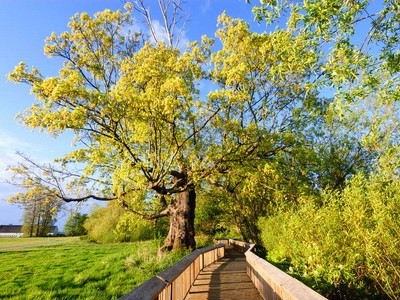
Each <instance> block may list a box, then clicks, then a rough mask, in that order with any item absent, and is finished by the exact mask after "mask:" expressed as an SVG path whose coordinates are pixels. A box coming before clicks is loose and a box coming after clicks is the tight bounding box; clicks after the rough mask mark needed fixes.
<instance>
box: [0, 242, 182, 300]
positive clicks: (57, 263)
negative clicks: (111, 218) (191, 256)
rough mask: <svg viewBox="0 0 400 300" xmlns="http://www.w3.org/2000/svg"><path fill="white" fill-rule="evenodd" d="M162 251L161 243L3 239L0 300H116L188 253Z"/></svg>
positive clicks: (0, 264)
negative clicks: (166, 252)
mask: <svg viewBox="0 0 400 300" xmlns="http://www.w3.org/2000/svg"><path fill="white" fill-rule="evenodd" d="M44 243H48V244H47V245H43V244H44ZM39 244H40V246H35V245H39ZM158 247H159V242H157V241H147V242H138V243H124V244H106V245H105V244H95V243H91V242H89V241H81V240H79V239H77V238H72V239H71V238H61V240H60V238H42V239H40V238H33V239H31V238H19V239H0V282H1V284H0V299H116V298H118V297H120V296H122V295H124V294H126V293H128V292H129V291H130V290H132V288H134V287H135V286H137V285H139V284H140V283H142V282H144V281H145V280H147V279H148V278H150V277H152V276H153V275H155V274H157V273H159V272H160V271H162V270H163V269H165V268H167V267H169V266H170V265H172V264H174V263H175V262H177V261H178V260H179V259H181V258H182V257H183V256H184V255H185V254H186V253H173V254H172V253H168V254H159V253H158Z"/></svg>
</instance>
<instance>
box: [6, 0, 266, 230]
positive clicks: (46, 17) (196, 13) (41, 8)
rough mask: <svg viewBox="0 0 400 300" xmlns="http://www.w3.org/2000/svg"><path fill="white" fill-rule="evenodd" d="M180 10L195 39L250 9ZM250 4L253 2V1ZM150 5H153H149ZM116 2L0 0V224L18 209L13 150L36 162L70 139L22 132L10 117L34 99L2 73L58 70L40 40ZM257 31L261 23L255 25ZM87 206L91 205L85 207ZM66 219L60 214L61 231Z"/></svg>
mask: <svg viewBox="0 0 400 300" xmlns="http://www.w3.org/2000/svg"><path fill="white" fill-rule="evenodd" d="M156 2H157V1H156V0H149V1H148V3H149V5H150V6H151V12H152V13H153V19H154V20H156V19H157V15H156V12H157V6H155V4H156ZM187 2H188V4H186V6H185V8H186V9H187V10H188V11H189V14H190V21H189V23H188V24H187V25H186V31H185V39H187V40H188V41H193V40H198V39H199V38H200V37H201V36H202V35H203V34H207V35H208V36H214V35H213V34H214V32H215V29H216V22H217V17H218V15H219V14H221V13H222V12H223V11H224V10H226V11H227V12H228V14H229V15H231V16H233V17H240V18H242V19H246V20H248V21H251V20H252V19H253V16H252V13H251V6H250V5H248V4H247V3H246V1H245V0H188V1H187ZM253 2H254V3H255V1H253ZM153 6H154V7H153ZM122 7H123V1H119V0H1V1H0V43H1V44H0V104H1V107H0V224H19V223H21V222H20V219H21V217H22V210H21V209H19V208H18V207H16V206H15V205H10V204H8V203H7V202H6V201H5V199H7V198H8V197H10V196H11V195H13V194H14V193H16V192H18V189H17V188H16V187H14V186H11V185H9V184H7V180H8V178H9V176H10V174H9V173H8V172H7V171H6V170H5V169H6V168H7V166H9V165H12V164H15V163H16V162H17V161H18V157H17V155H16V151H22V152H24V153H25V154H27V155H29V156H30V157H31V158H33V159H35V160H37V161H39V162H47V161H51V160H53V159H54V158H56V157H61V156H62V155H63V154H65V153H67V152H68V151H69V150H70V149H71V139H70V137H69V136H62V137H60V138H57V139H54V138H51V137H49V136H47V135H46V134H45V133H40V132H38V131H32V130H31V129H28V128H25V127H24V126H23V125H21V124H19V123H18V122H17V121H16V120H15V116H16V115H17V114H18V113H19V112H21V111H23V110H24V109H26V108H28V107H29V106H30V105H31V104H32V103H33V102H34V97H33V96H32V95H30V93H29V87H28V86H23V85H16V84H13V83H11V82H9V81H8V80H7V74H8V73H10V72H11V71H12V70H13V69H14V67H15V66H16V65H17V64H18V63H19V62H21V61H24V62H25V63H26V64H27V65H28V66H35V67H36V68H38V69H39V70H40V71H41V73H42V75H44V76H54V75H56V74H57V72H58V68H59V66H60V65H59V63H60V62H59V61H55V60H51V59H49V58H47V57H46V56H45V55H44V54H43V47H44V39H45V38H46V37H47V36H49V35H50V34H51V32H53V31H54V32H56V33H58V34H59V33H61V32H63V31H66V30H68V27H67V23H68V21H69V18H70V17H71V16H72V15H74V14H75V13H78V12H87V13H89V14H90V15H93V14H94V13H95V12H97V11H102V10H104V9H106V8H108V9H111V10H116V9H122ZM260 26H261V28H260V29H262V25H260ZM88 205H90V203H89V204H88ZM66 218H67V216H63V215H61V216H59V221H58V225H59V226H60V227H62V224H63V223H64V222H65V220H66Z"/></svg>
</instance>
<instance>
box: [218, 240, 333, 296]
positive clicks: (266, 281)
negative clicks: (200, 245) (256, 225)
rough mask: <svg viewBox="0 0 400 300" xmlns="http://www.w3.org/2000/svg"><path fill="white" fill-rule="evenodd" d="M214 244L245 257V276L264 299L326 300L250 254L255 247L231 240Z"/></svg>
mask: <svg viewBox="0 0 400 300" xmlns="http://www.w3.org/2000/svg"><path fill="white" fill-rule="evenodd" d="M216 242H218V243H222V244H225V245H231V246H232V247H234V248H235V249H236V250H238V251H240V252H243V253H244V254H245V256H246V262H247V274H248V275H249V277H250V278H251V281H253V283H254V285H255V286H256V288H257V290H258V291H259V292H260V294H261V296H262V297H263V298H264V299H268V300H270V299H271V300H275V299H276V300H278V299H285V300H286V299H287V300H304V299H307V300H322V299H326V298H325V297H323V296H322V295H320V294H318V293H317V292H315V291H314V290H312V289H311V288H309V287H308V286H306V285H305V284H303V283H302V282H300V281H298V280H297V279H295V278H293V277H291V276H289V275H288V274H286V273H285V272H283V271H281V270H280V269H278V268H277V267H275V266H274V265H272V264H270V263H269V262H267V261H266V260H264V259H262V258H260V257H258V256H257V255H256V254H254V253H253V252H252V250H253V249H254V247H255V245H254V244H249V243H245V242H242V241H237V240H233V239H219V240H217V241H216Z"/></svg>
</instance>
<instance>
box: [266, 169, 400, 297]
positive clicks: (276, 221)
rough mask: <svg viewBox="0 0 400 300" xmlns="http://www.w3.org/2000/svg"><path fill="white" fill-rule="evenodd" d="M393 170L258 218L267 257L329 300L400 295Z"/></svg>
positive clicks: (399, 194) (398, 197) (399, 187)
mask: <svg viewBox="0 0 400 300" xmlns="http://www.w3.org/2000/svg"><path fill="white" fill-rule="evenodd" d="M391 174H395V173H391V172H387V173H385V172H377V173H375V174H372V175H371V176H370V178H367V177H366V176H365V175H361V174H359V175H357V176H355V177H353V178H352V179H351V180H350V182H349V183H348V184H347V186H346V188H345V189H344V191H343V192H342V193H337V192H336V193H334V192H330V193H329V192H328V193H326V194H323V195H322V205H321V202H320V199H318V201H317V199H309V201H308V202H306V203H304V204H302V205H299V206H298V207H297V208H295V209H291V210H289V211H285V212H282V213H280V214H278V215H276V216H273V217H269V218H268V217H266V218H262V219H261V220H260V222H259V226H260V229H261V231H262V240H263V243H264V246H265V247H266V248H267V250H268V259H270V260H271V261H273V262H275V263H279V264H285V265H286V266H287V268H288V269H287V270H288V271H289V272H290V273H292V274H293V275H294V276H296V277H299V278H301V279H302V280H303V281H305V282H306V283H308V284H309V285H311V286H312V287H313V288H315V289H317V290H319V291H320V292H322V293H324V294H325V295H327V296H328V297H329V298H342V297H344V298H345V299H360V298H361V297H368V299H371V298H374V297H375V298H376V299H382V298H386V297H389V298H392V299H399V298H400V274H399V272H398V270H400V253H399V251H398V249H399V246H400V220H399V217H398V213H399V211H400V180H399V179H398V178H397V177H395V176H393V175H391Z"/></svg>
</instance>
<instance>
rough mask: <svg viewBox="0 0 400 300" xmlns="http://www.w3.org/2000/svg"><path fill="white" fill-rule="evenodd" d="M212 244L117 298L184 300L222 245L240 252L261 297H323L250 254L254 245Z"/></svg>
mask: <svg viewBox="0 0 400 300" xmlns="http://www.w3.org/2000/svg"><path fill="white" fill-rule="evenodd" d="M214 243H216V245H214V246H209V247H206V248H201V249H197V250H195V251H193V252H192V253H190V254H189V255H187V256H185V257H184V258H183V259H181V260H180V261H179V262H178V263H176V264H175V265H173V266H172V267H170V268H168V269H166V270H164V271H162V272H161V273H159V274H158V275H156V276H154V277H152V278H150V279H149V280H147V281H146V282H144V283H143V284H141V285H140V286H138V287H137V288H135V289H134V290H132V291H131V292H130V293H128V294H126V295H124V296H122V297H121V298H119V299H121V300H154V299H159V300H180V299H184V298H185V297H186V295H187V294H188V292H189V290H190V287H191V286H192V284H193V282H194V281H195V280H196V278H197V276H198V274H199V273H200V271H201V270H203V268H205V267H207V266H208V265H210V264H212V263H213V262H215V261H217V260H218V259H220V258H222V257H224V255H225V248H224V247H225V245H229V246H231V247H233V248H235V249H236V250H238V251H239V252H242V253H244V255H245V256H246V262H247V274H248V275H249V277H250V278H251V280H252V282H253V283H254V285H255V287H256V288H257V290H258V291H259V292H260V294H261V296H262V297H263V298H264V299H273V300H275V299H276V300H278V299H290V300H303V299H307V300H323V299H326V298H325V297H323V296H321V295H320V294H318V293H317V292H315V291H314V290H312V289H311V288H309V287H307V286H306V285H305V284H303V283H301V282H300V281H298V280H297V279H295V278H293V277H291V276H289V275H288V274H286V273H285V272H283V271H281V270H280V269H278V268H277V267H275V266H273V265H272V264H270V263H268V262H267V261H266V260H264V259H262V258H260V257H258V256H257V255H256V254H254V253H253V252H252V251H253V249H254V247H255V244H250V243H246V242H242V241H238V240H233V239H217V240H214Z"/></svg>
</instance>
